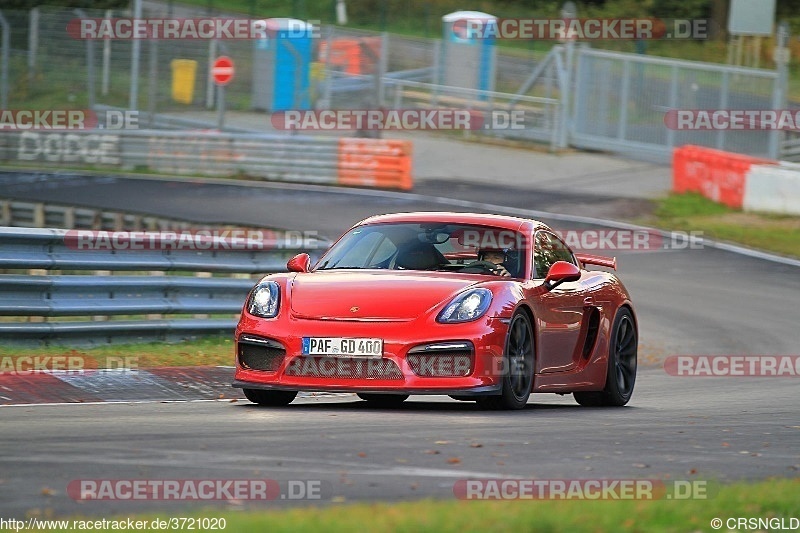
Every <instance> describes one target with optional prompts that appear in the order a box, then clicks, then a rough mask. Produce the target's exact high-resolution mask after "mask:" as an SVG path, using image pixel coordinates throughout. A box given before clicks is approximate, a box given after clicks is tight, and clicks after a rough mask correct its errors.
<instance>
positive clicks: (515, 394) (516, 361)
mask: <svg viewBox="0 0 800 533" xmlns="http://www.w3.org/2000/svg"><path fill="white" fill-rule="evenodd" d="M533 346H534V343H533V327H532V326H531V321H530V319H529V318H528V315H527V314H525V313H524V312H518V313H517V314H515V315H514V316H513V317H512V318H511V323H510V324H509V325H508V335H507V336H506V346H505V355H504V357H505V364H504V365H503V366H504V368H503V389H502V393H501V394H500V395H499V396H481V397H479V398H478V400H477V401H478V405H480V406H481V407H484V408H486V409H522V408H523V407H525V404H527V403H528V398H529V397H530V395H531V389H532V388H533V363H534V347H533Z"/></svg>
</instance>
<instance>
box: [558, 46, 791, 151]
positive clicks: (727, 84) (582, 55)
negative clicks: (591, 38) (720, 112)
mask: <svg viewBox="0 0 800 533" xmlns="http://www.w3.org/2000/svg"><path fill="white" fill-rule="evenodd" d="M575 72H576V73H575V92H574V98H573V102H574V107H573V114H572V127H571V132H570V143H571V144H572V145H573V146H576V147H579V148H589V149H602V150H610V151H615V152H621V153H627V154H630V155H635V156H639V157H642V156H649V158H652V159H658V160H662V161H664V162H668V161H669V160H670V158H671V155H672V149H673V148H674V147H676V146H681V145H684V144H694V145H700V146H708V147H713V148H718V149H720V150H727V151H731V152H737V153H743V154H749V155H755V156H764V157H773V158H777V157H778V156H779V149H780V140H781V137H782V136H783V135H782V132H780V131H777V130H773V131H734V132H730V131H726V130H722V129H720V130H716V131H698V130H693V131H688V130H676V129H673V128H670V127H667V126H666V125H665V118H664V117H665V114H666V113H667V112H668V111H670V110H673V109H690V110H714V109H747V110H756V109H781V108H782V107H783V106H784V102H782V101H776V96H775V94H776V93H779V90H778V89H779V88H778V87H777V85H778V84H779V83H780V82H779V74H778V72H776V71H772V70H763V69H754V68H744V67H735V66H730V65H717V64H712V63H701V62H693V61H684V60H681V61H678V60H673V59H665V58H659V57H649V56H642V55H636V54H621V53H615V52H608V51H602V50H593V49H590V48H580V49H579V50H578V53H577V58H576V71H575Z"/></svg>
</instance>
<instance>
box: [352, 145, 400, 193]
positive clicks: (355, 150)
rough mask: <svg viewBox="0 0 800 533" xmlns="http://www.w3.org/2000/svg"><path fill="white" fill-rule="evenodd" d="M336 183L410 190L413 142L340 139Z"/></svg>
mask: <svg viewBox="0 0 800 533" xmlns="http://www.w3.org/2000/svg"><path fill="white" fill-rule="evenodd" d="M337 183H339V184H340V185H355V186H360V187H378V188H382V189H401V190H404V191H407V190H410V189H411V187H413V185H414V182H413V179H412V178H411V141H398V140H383V139H339V161H338V180H337Z"/></svg>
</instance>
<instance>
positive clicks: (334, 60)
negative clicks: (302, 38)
mask: <svg viewBox="0 0 800 533" xmlns="http://www.w3.org/2000/svg"><path fill="white" fill-rule="evenodd" d="M380 51H381V38H380V37H362V38H360V39H333V40H331V41H322V42H321V43H320V48H319V58H320V59H319V60H320V62H322V63H327V65H328V67H330V68H335V69H338V70H341V71H342V72H345V73H347V74H354V75H356V74H372V73H373V72H374V71H375V65H376V63H377V58H378V57H379V56H380Z"/></svg>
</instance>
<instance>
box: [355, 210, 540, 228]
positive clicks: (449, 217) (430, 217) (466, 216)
mask: <svg viewBox="0 0 800 533" xmlns="http://www.w3.org/2000/svg"><path fill="white" fill-rule="evenodd" d="M391 222H395V223H399V222H443V223H446V224H475V225H478V226H492V227H496V228H503V229H510V230H533V229H535V228H539V227H544V228H547V225H546V224H544V223H542V222H539V221H538V220H533V219H528V218H519V217H512V216H507V215H493V214H489V213H454V212H439V211H417V212H412V213H390V214H385V215H375V216H372V217H369V218H366V219H364V220H362V221H361V222H359V223H358V224H356V225H357V226H360V225H364V224H386V223H391Z"/></svg>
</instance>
